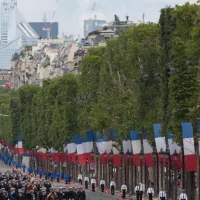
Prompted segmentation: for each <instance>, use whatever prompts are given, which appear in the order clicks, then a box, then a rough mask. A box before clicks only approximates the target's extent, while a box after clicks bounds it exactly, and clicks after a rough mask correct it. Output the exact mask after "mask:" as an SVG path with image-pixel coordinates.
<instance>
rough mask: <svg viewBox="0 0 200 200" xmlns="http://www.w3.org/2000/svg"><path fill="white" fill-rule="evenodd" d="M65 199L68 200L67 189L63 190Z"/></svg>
mask: <svg viewBox="0 0 200 200" xmlns="http://www.w3.org/2000/svg"><path fill="white" fill-rule="evenodd" d="M64 193H65V199H66V200H69V190H68V188H65V192H64Z"/></svg>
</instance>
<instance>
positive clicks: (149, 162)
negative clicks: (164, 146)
mask: <svg viewBox="0 0 200 200" xmlns="http://www.w3.org/2000/svg"><path fill="white" fill-rule="evenodd" d="M143 148H144V160H145V165H146V166H147V167H153V166H154V159H153V154H152V153H153V148H152V146H151V145H150V144H149V141H148V134H147V133H144V134H143Z"/></svg>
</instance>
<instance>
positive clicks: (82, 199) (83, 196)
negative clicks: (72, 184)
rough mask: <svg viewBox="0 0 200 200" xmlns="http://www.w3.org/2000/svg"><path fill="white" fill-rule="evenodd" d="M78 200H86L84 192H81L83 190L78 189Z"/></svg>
mask: <svg viewBox="0 0 200 200" xmlns="http://www.w3.org/2000/svg"><path fill="white" fill-rule="evenodd" d="M79 200H86V194H85V191H84V190H83V188H82V187H81V188H80V198H79Z"/></svg>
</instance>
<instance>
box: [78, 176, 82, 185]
mask: <svg viewBox="0 0 200 200" xmlns="http://www.w3.org/2000/svg"><path fill="white" fill-rule="evenodd" d="M82 181H83V176H82V174H79V175H78V182H79V184H80V185H82Z"/></svg>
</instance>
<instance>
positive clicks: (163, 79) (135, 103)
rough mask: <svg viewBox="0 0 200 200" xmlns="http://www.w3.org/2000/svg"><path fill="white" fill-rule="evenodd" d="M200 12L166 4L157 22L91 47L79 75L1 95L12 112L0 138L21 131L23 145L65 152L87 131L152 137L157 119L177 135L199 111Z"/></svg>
mask: <svg viewBox="0 0 200 200" xmlns="http://www.w3.org/2000/svg"><path fill="white" fill-rule="evenodd" d="M199 13H200V7H199V6H198V5H197V4H189V3H186V4H185V5H183V6H179V5H177V6H176V7H175V8H171V7H166V8H163V9H162V10H161V15H160V20H159V23H147V24H140V25H137V26H133V27H130V28H128V29H127V30H125V31H124V32H122V33H121V34H120V36H119V37H117V38H114V39H112V40H109V41H108V42H107V46H106V47H96V48H91V49H89V52H88V54H87V55H86V56H84V58H83V60H82V61H81V73H80V75H72V74H67V75H65V76H63V77H59V78H55V79H52V80H46V81H45V82H44V84H43V86H42V87H41V88H40V87H37V86H32V85H26V86H22V87H21V88H20V89H19V91H18V92H16V93H15V92H14V94H15V95H14V97H13V96H12V95H13V94H12V90H11V91H10V92H9V94H7V93H6V92H4V93H2V94H0V109H1V111H0V112H3V113H5V114H8V115H10V116H11V117H8V120H7V124H6V125H5V124H4V125H3V126H0V137H2V138H4V139H5V140H7V141H8V142H11V143H14V142H15V140H16V135H18V134H21V135H22V136H23V138H24V145H25V147H26V148H34V147H35V146H36V145H39V146H43V147H46V148H50V147H54V148H55V149H57V150H58V151H62V149H63V144H65V143H66V142H67V141H68V140H69V139H70V138H71V137H72V136H73V135H74V134H83V135H84V133H85V132H86V131H95V132H103V131H107V132H112V131H113V130H114V131H115V132H117V133H118V135H119V136H120V137H119V139H122V138H127V137H129V131H130V130H133V129H137V130H139V132H148V133H149V136H150V137H149V138H153V127H152V124H153V123H158V122H159V123H163V124H164V131H163V134H165V133H166V131H172V132H173V133H174V134H175V135H176V139H177V140H178V141H179V140H180V135H181V127H180V123H181V122H182V121H191V122H193V124H196V119H197V118H198V117H199V116H200V106H199V103H200V102H199V101H200V98H199V58H200V46H199V45H198V44H199V41H200V15H199ZM8 102H10V104H9V103H8ZM3 120H6V118H5V119H4V118H1V116H0V123H1V124H2V123H4V121H3ZM195 128H196V127H195ZM5 129H6V131H5Z"/></svg>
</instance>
